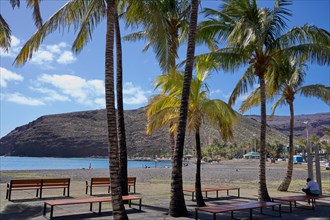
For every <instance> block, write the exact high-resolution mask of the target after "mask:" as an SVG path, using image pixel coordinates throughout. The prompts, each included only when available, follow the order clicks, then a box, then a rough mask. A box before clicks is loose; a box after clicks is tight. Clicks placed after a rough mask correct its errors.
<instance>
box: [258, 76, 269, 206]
mask: <svg viewBox="0 0 330 220" xmlns="http://www.w3.org/2000/svg"><path fill="white" fill-rule="evenodd" d="M258 76H259V83H260V106H261V111H260V114H261V128H260V163H259V189H258V198H259V200H261V201H270V197H269V195H268V190H267V184H266V87H265V75H264V74H263V73H261V74H259V75H258Z"/></svg>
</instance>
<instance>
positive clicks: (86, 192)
mask: <svg viewBox="0 0 330 220" xmlns="http://www.w3.org/2000/svg"><path fill="white" fill-rule="evenodd" d="M85 194H86V195H87V194H88V186H87V185H86V191H85Z"/></svg>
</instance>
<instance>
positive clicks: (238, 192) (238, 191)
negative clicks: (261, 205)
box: [237, 189, 240, 198]
mask: <svg viewBox="0 0 330 220" xmlns="http://www.w3.org/2000/svg"><path fill="white" fill-rule="evenodd" d="M237 194H238V198H239V197H240V189H238V190H237Z"/></svg>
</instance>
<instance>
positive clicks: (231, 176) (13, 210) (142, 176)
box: [0, 160, 330, 220]
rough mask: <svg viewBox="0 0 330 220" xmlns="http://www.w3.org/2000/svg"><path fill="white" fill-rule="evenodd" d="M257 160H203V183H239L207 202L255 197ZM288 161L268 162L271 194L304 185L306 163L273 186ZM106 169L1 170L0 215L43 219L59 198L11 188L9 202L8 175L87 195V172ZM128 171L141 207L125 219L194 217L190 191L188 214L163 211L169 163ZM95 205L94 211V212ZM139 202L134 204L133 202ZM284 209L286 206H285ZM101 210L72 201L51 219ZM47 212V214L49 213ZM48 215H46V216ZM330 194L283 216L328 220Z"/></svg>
mask: <svg viewBox="0 0 330 220" xmlns="http://www.w3.org/2000/svg"><path fill="white" fill-rule="evenodd" d="M258 164H259V161H258V160H233V161H224V162H221V163H218V164H203V166H202V186H203V187H209V186H227V185H230V186H237V187H240V188H241V197H240V198H237V197H236V196H237V192H236V191H231V192H230V196H227V195H226V192H220V193H219V196H220V197H221V198H219V199H215V193H212V192H211V193H209V194H208V196H209V197H210V198H208V199H205V202H206V204H207V205H219V204H225V203H231V202H242V201H256V200H257V194H258V193H257V192H258V170H259V168H258ZM286 168H287V166H286V162H277V163H276V164H270V163H267V171H266V172H267V173H266V175H267V187H268V193H269V195H270V196H283V195H297V194H302V193H301V191H300V190H301V188H302V187H303V186H304V185H305V179H306V175H307V169H306V165H295V166H294V173H293V180H292V183H291V185H290V188H289V192H278V191H277V190H276V189H277V187H278V185H279V184H280V183H281V181H282V179H283V178H284V176H285V174H286ZM108 175H109V172H108V170H107V169H92V170H87V169H79V170H33V171H1V179H0V182H1V184H0V187H1V188H0V190H1V191H0V192H1V197H0V203H1V206H0V207H1V214H0V219H1V220H7V219H8V220H9V219H36V220H37V219H45V218H44V217H43V215H42V209H43V202H44V201H45V200H49V199H62V198H63V197H61V190H46V191H44V193H43V195H44V196H43V197H44V198H43V199H41V200H40V199H35V197H34V196H35V191H14V192H13V194H12V195H13V197H12V199H13V201H12V202H8V201H7V200H5V192H6V183H7V182H9V181H10V179H27V178H58V177H69V178H71V192H70V196H71V197H73V198H81V197H88V196H89V195H85V181H86V180H90V178H91V177H100V176H108ZM129 176H136V177H137V193H138V195H142V196H143V201H142V203H143V206H142V212H138V211H137V210H135V209H131V208H128V206H127V208H126V210H127V212H128V213H129V214H128V217H129V219H195V216H194V213H195V212H194V210H195V207H196V204H195V202H192V201H191V195H190V194H187V195H185V201H186V206H187V209H188V211H189V217H187V218H172V217H170V216H168V215H166V212H167V211H168V206H169V200H170V176H171V168H132V169H129ZM183 179H184V188H190V187H193V186H194V179H195V164H189V166H187V167H183ZM322 184H323V194H326V195H329V194H330V187H329V186H330V171H328V170H324V169H323V170H322ZM94 192H95V193H97V194H98V193H99V194H101V195H106V194H104V193H105V192H106V189H103V188H100V189H97V190H95V191H94ZM96 207H97V205H95V210H94V211H97V208H96ZM134 207H137V206H133V208H134ZM282 209H283V210H284V211H288V206H287V205H283V208H282ZM103 210H104V212H103V213H102V215H101V216H99V215H97V214H96V213H91V212H89V205H88V204H85V205H73V206H61V207H55V211H54V216H55V217H56V216H59V217H57V218H54V219H112V217H111V205H108V204H107V203H106V204H104V205H103ZM264 213H266V215H261V214H260V212H259V210H258V209H256V210H255V211H254V212H253V219H279V217H277V215H278V213H277V212H272V211H271V209H266V210H265V211H264ZM47 214H48V213H47ZM47 216H49V215H47ZM234 216H235V218H237V219H248V217H249V212H248V211H242V212H235V215H234ZM329 216H330V198H329V197H326V198H323V199H322V200H320V201H319V202H317V207H316V210H315V211H313V210H311V208H310V207H309V206H308V204H307V203H305V202H300V203H298V208H295V209H294V210H293V213H283V215H282V218H281V219H327V220H328V219H329ZM199 219H213V216H212V215H210V214H201V215H199ZM217 219H231V217H230V213H224V214H218V215H217Z"/></svg>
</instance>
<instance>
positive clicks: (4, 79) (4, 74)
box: [0, 67, 23, 88]
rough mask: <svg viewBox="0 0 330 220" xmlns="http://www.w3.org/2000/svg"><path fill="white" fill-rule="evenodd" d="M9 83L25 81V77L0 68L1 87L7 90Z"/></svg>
mask: <svg viewBox="0 0 330 220" xmlns="http://www.w3.org/2000/svg"><path fill="white" fill-rule="evenodd" d="M9 81H23V76H21V75H19V74H17V73H14V72H11V71H10V70H7V69H5V68H3V67H0V87H2V88H6V87H7V85H8V82H9Z"/></svg>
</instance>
